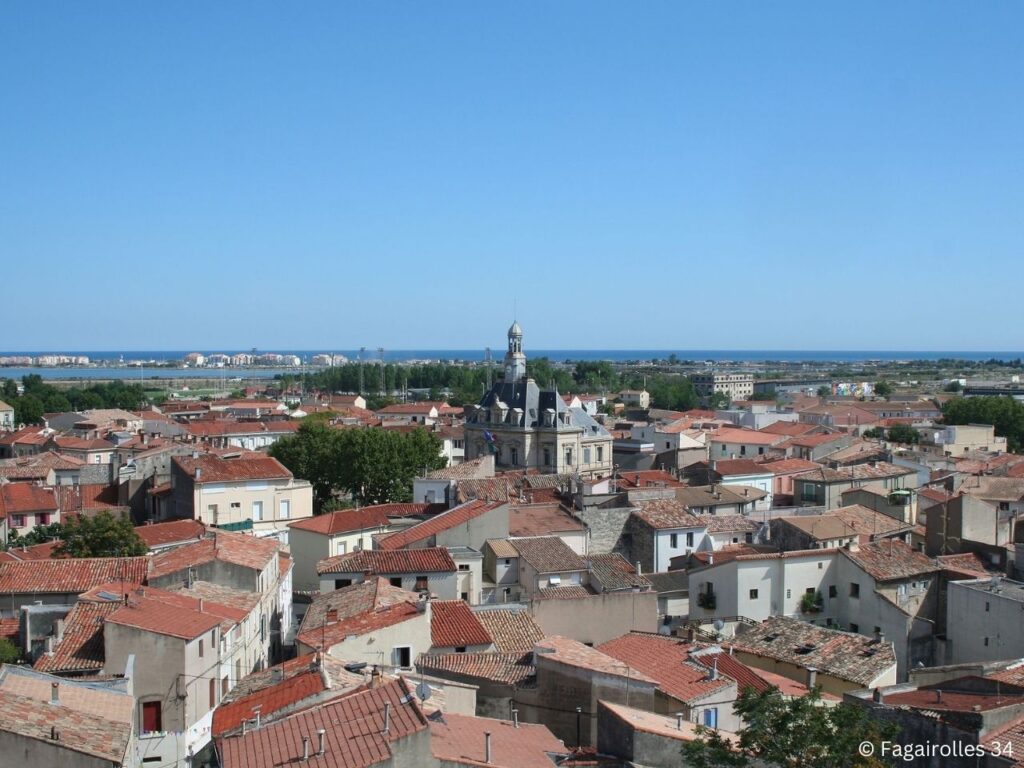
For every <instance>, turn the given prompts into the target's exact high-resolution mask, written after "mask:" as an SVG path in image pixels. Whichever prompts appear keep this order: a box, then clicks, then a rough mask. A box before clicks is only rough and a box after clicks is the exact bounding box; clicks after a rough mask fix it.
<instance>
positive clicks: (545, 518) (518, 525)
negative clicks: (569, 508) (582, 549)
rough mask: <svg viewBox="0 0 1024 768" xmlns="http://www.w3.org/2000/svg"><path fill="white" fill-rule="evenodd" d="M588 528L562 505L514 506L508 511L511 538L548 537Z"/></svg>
mask: <svg viewBox="0 0 1024 768" xmlns="http://www.w3.org/2000/svg"><path fill="white" fill-rule="evenodd" d="M583 530H586V526H585V525H583V523H581V522H580V521H579V520H577V519H576V518H575V517H573V516H572V515H570V514H569V513H568V512H566V511H565V510H564V509H562V507H561V505H560V504H558V503H554V504H513V505H511V506H510V507H509V510H508V533H509V536H547V535H548V534H551V533H562V532H564V531H583Z"/></svg>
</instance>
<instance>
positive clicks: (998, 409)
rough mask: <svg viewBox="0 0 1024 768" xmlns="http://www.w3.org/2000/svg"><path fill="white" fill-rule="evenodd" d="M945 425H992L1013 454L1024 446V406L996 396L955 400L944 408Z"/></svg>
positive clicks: (1016, 401)
mask: <svg viewBox="0 0 1024 768" xmlns="http://www.w3.org/2000/svg"><path fill="white" fill-rule="evenodd" d="M942 420H943V422H944V423H946V424H991V425H992V426H993V427H995V430H996V434H997V435H999V436H1001V437H1005V438H1006V443H1007V447H1008V448H1009V449H1010V451H1013V452H1018V451H1020V449H1021V447H1022V446H1024V403H1021V402H1020V401H1018V400H1015V399H1013V398H1012V397H1006V396H1002V395H997V396H994V397H954V398H953V399H952V400H950V401H948V402H947V403H946V404H945V405H943V406H942Z"/></svg>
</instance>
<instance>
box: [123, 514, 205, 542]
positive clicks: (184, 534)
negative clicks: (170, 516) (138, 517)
mask: <svg viewBox="0 0 1024 768" xmlns="http://www.w3.org/2000/svg"><path fill="white" fill-rule="evenodd" d="M135 533H137V534H138V535H139V538H140V539H142V540H143V541H144V542H146V546H147V547H149V548H150V549H153V548H154V547H162V546H167V545H169V544H178V543H181V542H186V541H189V540H190V539H201V538H203V537H204V536H205V535H206V526H205V525H203V524H202V523H201V522H199V521H198V520H172V521H171V522H169V523H152V524H150V525H138V526H136V527H135Z"/></svg>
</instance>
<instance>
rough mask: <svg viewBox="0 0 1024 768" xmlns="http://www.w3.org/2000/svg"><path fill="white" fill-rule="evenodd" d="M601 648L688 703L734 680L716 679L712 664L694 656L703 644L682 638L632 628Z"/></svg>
mask: <svg viewBox="0 0 1024 768" xmlns="http://www.w3.org/2000/svg"><path fill="white" fill-rule="evenodd" d="M597 650H599V651H600V652H601V653H604V654H607V655H608V656H611V657H613V658H616V659H618V660H619V661H622V662H624V663H626V664H628V665H629V666H630V667H633V668H634V669H637V670H639V671H640V672H643V673H644V674H645V675H647V676H648V677H649V678H651V679H653V680H655V681H657V683H658V688H659V689H660V690H661V691H663V692H664V693H665V694H667V695H669V696H671V697H673V698H674V699H678V700H679V701H683V702H687V703H693V702H696V701H699V700H700V699H703V698H705V697H706V696H709V695H710V694H713V693H715V692H717V691H721V690H722V689H723V688H728V687H729V686H731V685H732V684H733V682H734V681H733V680H732V679H730V678H728V677H721V676H719V677H718V679H715V680H712V679H711V674H710V672H709V669H708V667H706V666H704V665H702V664H698V663H694V662H693V661H691V659H690V654H691V653H692V652H694V651H697V650H699V646H695V645H693V644H692V643H686V642H683V641H682V640H679V639H678V638H673V637H663V636H661V635H651V634H641V633H638V632H631V633H630V634H628V635H622V636H621V637H617V638H615V639H614V640H609V641H608V642H607V643H602V644H601V645H599V646H597ZM723 672H724V670H723ZM759 690H760V689H759Z"/></svg>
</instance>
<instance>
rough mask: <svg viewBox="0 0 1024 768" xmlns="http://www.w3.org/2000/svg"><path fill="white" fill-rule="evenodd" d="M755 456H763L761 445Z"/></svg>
mask: <svg viewBox="0 0 1024 768" xmlns="http://www.w3.org/2000/svg"><path fill="white" fill-rule="evenodd" d="M757 454H758V456H762V455H764V446H763V445H762V446H760V447H759V448H758V449H757Z"/></svg>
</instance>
